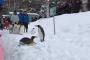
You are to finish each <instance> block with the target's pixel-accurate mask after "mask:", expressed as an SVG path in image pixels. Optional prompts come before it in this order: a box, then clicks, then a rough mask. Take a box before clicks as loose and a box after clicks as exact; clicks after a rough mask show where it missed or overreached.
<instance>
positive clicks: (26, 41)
mask: <svg viewBox="0 0 90 60" xmlns="http://www.w3.org/2000/svg"><path fill="white" fill-rule="evenodd" d="M35 38H36V36H32V37H31V39H30V38H28V37H24V38H22V39H21V40H20V41H19V46H20V45H30V44H32V43H34V39H35Z"/></svg>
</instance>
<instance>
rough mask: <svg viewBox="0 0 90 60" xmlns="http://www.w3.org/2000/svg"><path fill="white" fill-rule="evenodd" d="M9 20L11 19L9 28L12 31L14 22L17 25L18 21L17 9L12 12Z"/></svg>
mask: <svg viewBox="0 0 90 60" xmlns="http://www.w3.org/2000/svg"><path fill="white" fill-rule="evenodd" d="M10 20H11V24H12V26H11V28H10V30H11V32H14V27H15V24H16V25H17V24H18V22H19V17H18V15H17V11H14V14H12V15H11V19H10Z"/></svg>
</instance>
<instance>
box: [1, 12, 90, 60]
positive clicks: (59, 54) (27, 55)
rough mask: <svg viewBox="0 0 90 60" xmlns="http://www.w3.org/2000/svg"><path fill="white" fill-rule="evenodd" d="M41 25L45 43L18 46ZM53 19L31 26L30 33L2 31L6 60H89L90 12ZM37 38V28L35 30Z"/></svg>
mask: <svg viewBox="0 0 90 60" xmlns="http://www.w3.org/2000/svg"><path fill="white" fill-rule="evenodd" d="M38 24H39V25H41V26H42V27H43V28H44V31H45V41H44V42H40V41H39V39H38V38H36V39H35V42H36V44H35V45H33V46H27V45H25V46H18V42H19V40H20V39H21V38H23V37H25V36H26V37H31V36H32V34H33V33H32V28H33V27H35V25H38ZM55 31H56V34H55V35H54V25H53V18H47V19H40V20H38V21H36V22H33V23H30V24H29V31H28V33H24V34H23V35H17V34H9V33H7V31H3V36H2V38H3V43H4V47H5V59H6V60H90V12H83V13H77V14H64V15H61V16H56V17H55ZM34 33H36V35H38V33H37V28H36V30H35V32H34Z"/></svg>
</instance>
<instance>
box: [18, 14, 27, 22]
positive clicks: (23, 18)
mask: <svg viewBox="0 0 90 60" xmlns="http://www.w3.org/2000/svg"><path fill="white" fill-rule="evenodd" d="M18 16H19V21H20V22H21V23H29V16H28V15H27V14H23V13H20V14H19V15H18Z"/></svg>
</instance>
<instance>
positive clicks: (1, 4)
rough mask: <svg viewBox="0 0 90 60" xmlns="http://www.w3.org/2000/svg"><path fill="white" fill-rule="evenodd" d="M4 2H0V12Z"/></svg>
mask: <svg viewBox="0 0 90 60" xmlns="http://www.w3.org/2000/svg"><path fill="white" fill-rule="evenodd" d="M3 4H4V0H0V10H2V9H3Z"/></svg>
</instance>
